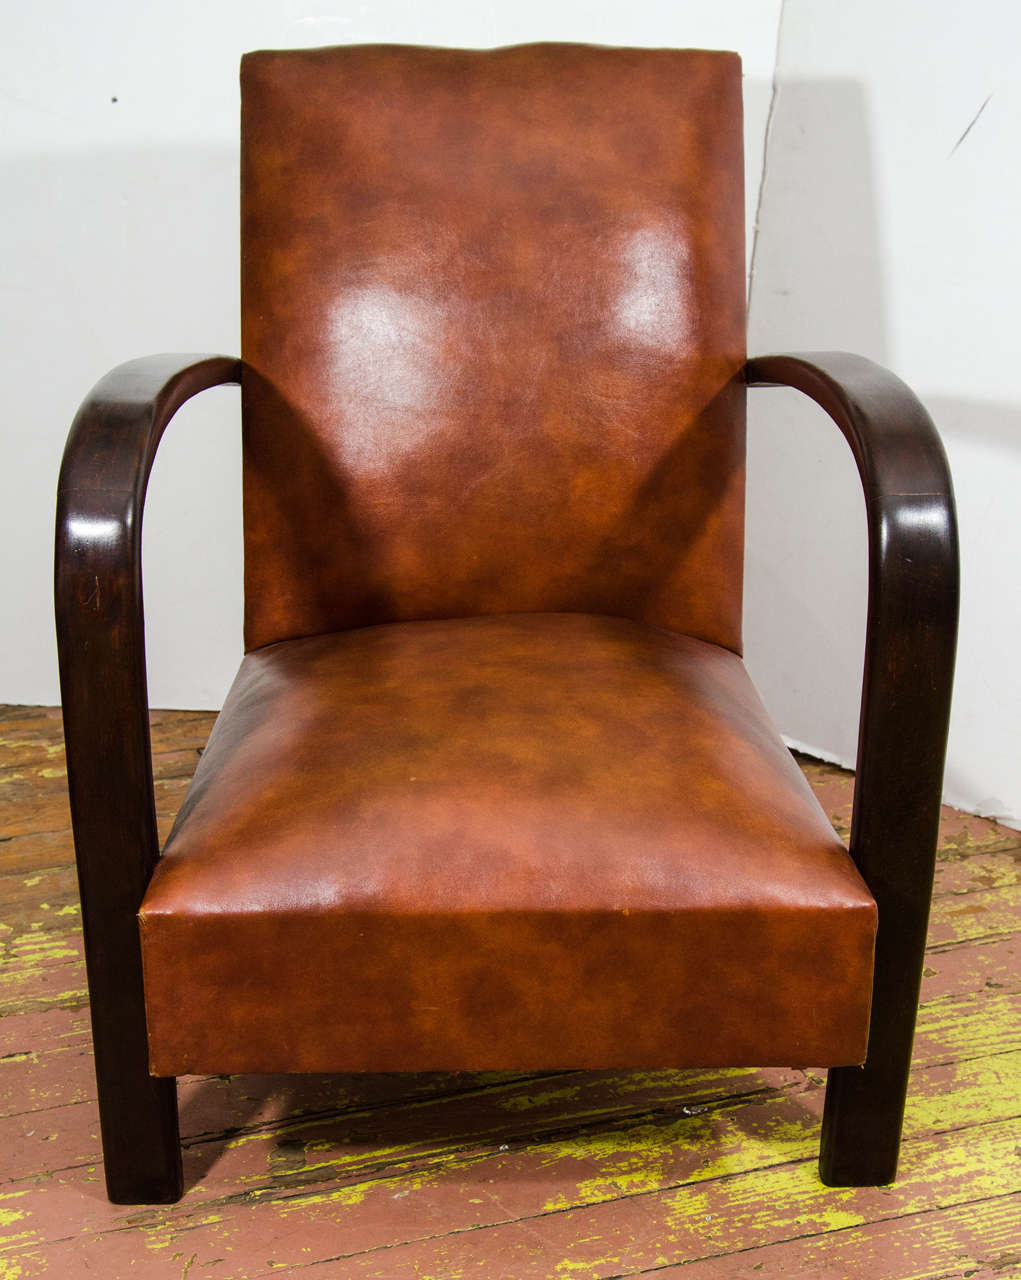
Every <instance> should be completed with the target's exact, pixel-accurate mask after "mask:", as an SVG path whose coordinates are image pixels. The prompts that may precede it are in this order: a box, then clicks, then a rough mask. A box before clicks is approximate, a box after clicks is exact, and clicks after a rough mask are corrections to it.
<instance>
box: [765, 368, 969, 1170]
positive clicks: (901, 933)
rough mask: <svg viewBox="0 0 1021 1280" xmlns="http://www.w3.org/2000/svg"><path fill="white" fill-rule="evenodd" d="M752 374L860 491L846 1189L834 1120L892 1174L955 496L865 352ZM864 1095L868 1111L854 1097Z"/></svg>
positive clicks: (843, 1110)
mask: <svg viewBox="0 0 1021 1280" xmlns="http://www.w3.org/2000/svg"><path fill="white" fill-rule="evenodd" d="M746 376H747V380H748V382H749V383H751V384H753V385H781V386H789V387H795V388H796V389H797V390H799V391H803V392H804V393H805V394H806V395H808V396H811V397H812V399H813V400H815V401H816V402H817V403H818V404H819V405H821V406H822V408H823V409H825V410H826V411H827V413H829V415H830V416H831V417H832V418H833V420H834V421H835V422H836V424H837V426H838V427H839V428H840V430H841V431H842V432H843V433H844V435H845V437H846V438H847V441H848V443H849V444H850V446H851V450H852V452H853V454H854V457H855V461H856V462H857V464H858V471H859V474H860V475H861V481H862V485H863V487H864V490H865V499H866V507H867V514H868V535H869V602H868V619H867V624H866V638H865V675H864V680H863V683H862V700H861V721H860V727H859V735H858V762H857V775H856V780H855V790H854V809H853V812H852V816H851V840H850V851H851V855H852V857H853V858H854V860H855V862H856V863H857V865H858V868H859V869H860V871H861V873H862V875H863V876H864V878H865V880H866V882H867V884H868V886H869V888H870V889H871V891H872V894H873V896H874V897H875V899H876V902H877V903H878V906H879V935H878V938H877V941H876V968H875V986H874V996H873V1017H872V1031H871V1033H870V1042H869V1043H870V1048H869V1060H868V1063H867V1064H866V1070H865V1072H864V1073H862V1072H860V1071H858V1070H857V1068H841V1069H840V1070H839V1071H838V1072H834V1073H832V1075H831V1087H830V1088H829V1089H828V1090H827V1099H826V1123H825V1124H824V1130H823V1151H822V1158H821V1170H822V1176H823V1180H824V1181H827V1182H834V1183H837V1184H839V1185H852V1184H853V1183H854V1182H855V1181H856V1180H857V1179H856V1176H855V1172H854V1171H853V1170H851V1171H849V1170H847V1169H844V1168H841V1167H839V1166H838V1165H837V1163H836V1161H837V1159H838V1157H837V1155H836V1152H837V1151H838V1150H840V1149H841V1144H840V1142H839V1141H838V1138H837V1135H838V1134H839V1132H840V1130H841V1129H842V1128H848V1129H850V1128H852V1127H855V1126H857V1129H858V1133H857V1137H858V1140H859V1141H860V1143H861V1144H862V1145H863V1147H865V1148H868V1147H869V1143H870V1142H871V1144H872V1149H873V1150H876V1151H880V1152H881V1154H880V1156H879V1157H878V1159H879V1162H880V1165H883V1161H885V1162H886V1164H885V1166H884V1167H886V1168H888V1169H889V1176H891V1177H892V1171H893V1169H894V1168H895V1167H896V1158H897V1147H896V1138H897V1135H898V1134H899V1130H900V1124H899V1112H902V1111H903V1105H904V1089H905V1087H906V1082H907V1063H908V1061H909V1060H910V1055H911V1042H912V1037H913V1034H914V1024H915V1013H916V1008H917V1002H918V988H919V984H920V981H921V969H922V954H923V951H924V947H925V937H926V929H927V925H928V918H929V902H930V898H931V895H932V877H933V869H934V865H935V854H936V843H937V836H938V829H939V812H940V796H941V790H942V783H943V764H944V758H945V754H946V741H947V728H948V724H949V718H950V695H951V687H952V684H953V670H954V652H955V647H956V640H957V605H958V549H957V523H956V515H955V511H954V497H953V489H952V486H951V482H950V473H949V470H948V468H947V461H946V456H945V454H944V452H943V447H942V445H941V443H940V440H939V436H938V435H937V434H936V429H935V427H934V426H933V424H932V421H931V419H930V418H929V415H928V413H927V412H926V411H925V408H924V407H923V406H922V404H921V403H920V402H919V400H918V399H917V397H916V396H915V395H914V393H913V392H912V391H911V390H910V389H909V388H908V387H907V386H906V385H905V384H904V383H903V382H901V380H900V379H899V378H897V377H895V376H894V375H893V374H892V373H889V372H887V370H885V369H883V368H880V366H879V365H876V364H874V363H873V362H872V361H871V360H865V359H862V358H861V357H859V356H852V355H846V354H844V353H843V352H813V353H810V354H803V355H775V356H764V357H761V358H758V359H754V360H750V361H749V362H748V365H747V369H746ZM877 1081H878V1082H879V1083H878V1086H877ZM865 1097H868V1098H869V1099H870V1101H869V1104H868V1107H865V1106H862V1105H859V1102H858V1100H859V1099H860V1098H865ZM877 1099H882V1105H881V1106H879V1105H877V1101H876V1100H877ZM869 1107H871V1111H869ZM863 1116H865V1117H866V1119H864V1120H863V1118H862V1117H863ZM863 1125H864V1127H867V1128H869V1129H870V1130H872V1132H870V1133H865V1132H864V1131H863V1129H862V1126H863ZM891 1135H892V1145H891ZM854 1145H855V1144H854V1143H853V1142H852V1143H850V1144H848V1143H844V1144H843V1148H842V1149H843V1150H845V1151H846V1150H849V1149H852V1148H853V1147H854ZM887 1148H889V1150H887ZM873 1173H874V1171H873V1170H872V1169H871V1168H870V1171H869V1174H868V1176H869V1177H872V1176H873Z"/></svg>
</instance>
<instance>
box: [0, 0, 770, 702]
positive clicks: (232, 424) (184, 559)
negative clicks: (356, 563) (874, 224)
mask: <svg viewBox="0 0 1021 1280" xmlns="http://www.w3.org/2000/svg"><path fill="white" fill-rule="evenodd" d="M779 11H780V0H765V2H764V0H731V2H730V3H727V4H724V5H721V4H719V3H717V0H671V3H669V4H667V3H664V2H663V0H629V3H627V4H621V3H619V0H515V2H514V3H513V4H511V3H495V2H494V0H490V2H488V3H486V2H480V0H432V3H431V4H428V5H424V4H421V3H419V0H361V2H359V3H355V0H343V2H342V3H334V4H333V5H311V4H308V3H299V2H298V0H213V2H212V3H210V2H209V0H204V2H201V3H200V2H199V0H175V3H174V4H166V3H163V2H162V0H161V2H159V3H157V2H156V0H148V2H146V0H116V2H115V0H96V2H95V3H91V4H83V3H82V2H81V0H51V2H50V3H47V4H27V3H24V2H23V0H9V2H8V3H6V4H4V5H3V11H2V27H0V29H2V30H3V32H4V44H5V58H4V81H5V83H4V92H3V96H2V99H0V100H2V101H3V103H4V107H5V116H6V119H5V121H4V127H3V128H2V129H0V173H2V190H3V192H4V199H3V201H2V203H0V220H2V226H0V243H2V244H3V246H4V251H5V253H4V257H5V265H4V269H3V285H4V289H5V293H6V303H7V305H6V306H5V307H4V308H3V309H2V310H0V352H2V357H0V358H2V360H3V362H4V364H5V366H6V367H5V369H4V371H3V386H4V390H5V396H4V399H5V416H4V424H3V427H2V428H0V504H2V510H3V512H4V530H3V537H2V538H0V573H2V578H3V582H4V588H5V589H4V591H3V592H2V593H0V634H3V636H4V650H3V662H2V664H0V701H7V702H33V703H55V702H56V701H57V700H58V691H57V678H56V658H55V648H54V640H53V622H52V604H51V585H50V584H51V577H52V567H51V566H52V525H53V506H54V494H55V490H56V480H57V471H58V467H59V463H60V454H61V450H62V448H63V442H64V437H65V435H66V432H67V428H68V425H69V424H70V421H71V418H72V416H73V414H74V412H75V409H76V408H77V405H78V403H79V401H80V400H81V398H82V396H83V395H84V394H85V392H86V391H87V390H88V389H89V387H90V386H91V385H92V384H93V383H94V382H95V381H96V380H97V379H98V378H99V377H100V376H101V375H102V374H103V373H104V372H105V371H106V370H107V369H108V368H109V367H110V366H112V365H114V364H117V363H119V362H120V361H122V360H126V359H128V358H130V357H132V356H137V355H145V354H147V353H149V352H154V351H223V352H225V353H228V354H233V353H236V352H237V350H238V304H237V292H238V269H237V258H238V242H237V223H238V207H237V186H238V164H237V145H238V144H237V127H238V126H237V114H238V96H237V67H238V59H239V57H240V55H241V53H242V52H243V51H244V50H246V49H254V48H272V47H287V46H295V45H319V44H337V43H347V42H355V41H376V40H379V41H401V42H409V43H429V44H452V45H463V46H489V45H497V44H511V43H518V42H522V41H527V40H583V41H596V42H602V43H607V44H636V45H668V46H684V45H691V46H694V47H704V48H723V49H737V50H738V51H739V52H740V53H741V54H742V55H743V57H744V60H745V71H746V77H747V80H746V114H747V129H746V135H747V150H748V166H747V170H748V187H749V192H748V195H749V214H750V217H751V216H752V215H753V214H754V208H755V201H756V198H757V195H758V181H759V175H760V172H761V168H762V145H763V139H764V136H765V123H766V113H767V110H768V106H769V97H770V84H771V79H772V74H773V62H774V55H775V49H776V35H777V23H778V19H779ZM326 15H330V16H326ZM114 99H116V100H114ZM239 486H240V471H239V449H238V411H237V392H236V390H234V389H226V388H225V389H217V390H215V391H212V392H207V393H206V394H204V395H203V396H200V397H199V398H198V399H197V400H194V401H192V402H191V403H190V404H189V405H187V406H186V407H185V408H184V409H183V410H182V411H181V413H180V414H179V415H178V417H177V419H175V422H174V424H173V426H172V428H171V429H170V431H169V432H168V433H167V435H166V436H165V437H164V442H163V444H162V446H161V448H160V456H159V458H158V460H157V464H156V469H155V471H154V474H153V480H152V484H151V488H150V496H149V501H148V503H147V508H146V518H145V543H144V553H143V554H144V559H145V571H146V612H147V620H148V632H149V673H150V682H149V683H150V698H151V701H152V703H153V705H154V706H182V707H211V706H218V705H219V704H220V702H221V700H222V698H223V695H224V693H225V692H226V689H227V686H228V684H229V682H230V680H231V678H232V676H233V673H234V671H235V669H236V667H237V663H238V660H239V656H240V650H241V539H240V520H241V513H240V488H239Z"/></svg>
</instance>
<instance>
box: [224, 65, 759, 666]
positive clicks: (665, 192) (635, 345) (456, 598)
mask: <svg viewBox="0 0 1021 1280" xmlns="http://www.w3.org/2000/svg"><path fill="white" fill-rule="evenodd" d="M242 102H243V128H242V134H243V143H242V221H243V227H242V231H243V249H242V257H243V262H242V295H243V296H242V302H243V306H242V324H243V333H242V352H243V357H244V360H245V370H244V380H243V404H244V508H245V517H244V518H245V594H246V605H245V610H246V616H245V643H246V647H247V648H249V649H251V648H256V647H259V646H262V645H265V644H268V643H271V642H273V641H276V640H280V639H283V638H287V637H292V636H301V635H311V634H318V633H321V632H325V631H332V630H337V629H341V628H346V627H351V626H363V625H368V624H372V623H378V622H386V621H392V620H397V619H411V618H426V617H429V618H438V617H450V616H467V615H474V614H483V613H501V612H521V611H546V610H548V611H583V612H595V613H606V614H615V615H620V616H625V617H630V618H635V619H638V620H642V621H646V622H649V623H653V624H656V625H660V626H663V627H667V628H670V629H672V630H675V631H679V632H683V633H687V634H689V635H692V636H696V637H699V638H701V639H705V640H710V641H714V642H716V643H719V644H723V645H726V646H728V647H729V648H732V649H735V650H737V649H739V646H740V614H741V577H742V542H743V518H744V479H743V470H744V416H743V415H744V388H743V384H742V382H741V380H740V370H741V368H742V365H743V361H744V335H745V301H744V298H745V272H744V224H743V217H744V206H743V190H742V188H743V180H742V126H741V70H740V61H739V59H738V58H737V56H736V55H735V54H730V53H710V52H702V51H698V50H671V49H656V50H642V49H611V48H602V47H596V46H584V45H567V44H538V45H522V46H517V47H513V48H506V49H495V50H491V51H474V50H451V49H433V48H415V47H410V46H386V45H374V46H346V47H338V48H332V49H309V50H294V51H282V52H262V53H254V54H248V55H247V56H246V57H245V59H244V61H243V65H242Z"/></svg>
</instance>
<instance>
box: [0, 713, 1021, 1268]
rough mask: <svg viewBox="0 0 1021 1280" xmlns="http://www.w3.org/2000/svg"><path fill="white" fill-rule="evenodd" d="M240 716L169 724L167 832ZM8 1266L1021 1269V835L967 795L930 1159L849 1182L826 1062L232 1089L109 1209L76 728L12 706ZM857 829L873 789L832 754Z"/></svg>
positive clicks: (915, 1137) (927, 1100)
mask: <svg viewBox="0 0 1021 1280" xmlns="http://www.w3.org/2000/svg"><path fill="white" fill-rule="evenodd" d="M211 722H212V717H211V716H210V715H208V714H205V713H201V714H200V713H190V712H163V713H155V714H154V716H153V746H154V751H155V761H156V796H157V805H158V807H159V812H160V817H161V823H162V826H163V829H164V832H165V830H166V828H167V826H168V824H169V822H170V820H171V818H172V816H173V814H174V812H175V811H176V809H177V806H178V805H179V804H180V802H181V799H182V797H183V795H184V791H185V787H186V785H187V781H188V778H189V777H190V775H191V772H192V770H193V769H194V767H195V763H196V761H197V759H198V754H199V751H200V749H201V747H202V744H203V743H204V741H205V739H206V735H207V734H208V731H209V727H210V724H211ZM0 740H2V741H0V834H2V837H3V841H2V843H0V884H2V889H0V902H2V908H0V913H2V914H0V921H2V923H0V944H2V947H3V968H2V971H0V981H2V993H0V1019H2V1020H0V1117H2V1118H0V1125H2V1126H3V1133H2V1136H0V1173H2V1178H3V1186H2V1187H0V1280H20V1278H21V1277H29V1276H40V1275H52V1276H54V1277H58V1278H60V1280H64V1278H68V1280H75V1278H77V1277H86V1276H88V1277H99V1278H101V1280H120V1278H121V1277H130V1276H154V1277H174V1278H177V1277H182V1278H183V1277H189V1278H190V1280H220V1278H222V1277H245V1278H246V1280H248V1278H254V1277H263V1276H270V1275H277V1274H279V1273H280V1272H285V1273H289V1272H296V1273H298V1274H300V1275H302V1276H305V1275H307V1276H308V1278H309V1280H317V1278H318V1277H324V1278H326V1277H343V1278H346V1277H357V1278H358V1280H367V1278H368V1277H377V1278H385V1280H404V1278H405V1277H408V1278H411V1277H416V1278H425V1277H431V1278H432V1280H460V1278H461V1277H473V1278H475V1277H477V1278H478V1280H531V1278H533V1277H541V1278H544V1280H546V1278H556V1280H597V1278H600V1280H609V1278H610V1277H623V1276H638V1275H643V1276H644V1275H653V1276H656V1277H669V1276H675V1275H678V1274H683V1276H684V1277H686V1278H688V1280H710V1277H711V1278H712V1280H732V1278H734V1277H749V1278H750V1280H751V1278H755V1280H766V1278H767V1277H783V1278H784V1280H791V1277H801V1276H812V1277H823V1278H824V1280H828V1278H834V1280H836V1278H838V1277H839V1278H842V1277H854V1278H855V1280H873V1278H875V1280H880V1278H882V1280H905V1278H907V1277H918V1278H921V1277H931V1278H935V1277H978V1278H979V1280H987V1278H988V1280H992V1278H993V1277H996V1278H997V1280H1005V1278H1006V1277H1019V1276H1021V968H1019V964H1018V956H1019V947H1018V939H1019V929H1021V889H1019V869H1021V832H1017V831H1013V830H1010V829H1008V828H1005V827H999V826H997V825H996V824H994V823H992V822H987V821H983V820H981V819H977V818H971V817H966V816H962V815H960V814H958V813H955V812H954V811H952V810H946V811H945V819H944V824H943V832H942V839H941V853H940V862H939V869H938V872H937V888H936V893H937V897H936V900H935V906H934V913H933V921H932V928H931V937H930V943H931V950H930V954H929V961H928V967H927V968H926V971H925V987H924V1003H923V1005H922V1009H921V1016H920V1023H919V1033H918V1039H917V1043H916V1052H915V1068H914V1078H913V1087H912V1090H911V1096H910V1103H909V1108H908V1116H907V1131H906V1139H905V1143H904V1147H903V1154H902V1159H901V1172H900V1176H899V1178H898V1180H897V1183H896V1184H895V1185H894V1186H892V1187H884V1188H879V1189H866V1190H832V1189H827V1188H824V1187H823V1186H821V1185H820V1183H819V1182H818V1180H817V1178H816V1174H815V1156H816V1150H817V1145H818V1136H819V1115H820V1110H821V1105H822V1095H823V1078H824V1073H823V1072H822V1071H821V1070H809V1071H799V1070H768V1071H747V1070H741V1071H695V1072H693V1071H654V1072H639V1073H634V1074H626V1073H617V1072H605V1071H604V1072H577V1071H575V1072H563V1073H557V1074H553V1075H548V1074H547V1075H543V1076H535V1075H529V1076H525V1075H514V1074H509V1073H508V1074H499V1075H497V1074H486V1075H451V1074H448V1075H429V1076H421V1075H420V1076H364V1077H358V1076H334V1077H326V1076H318V1077H278V1078H266V1077H253V1076H245V1077H234V1078H229V1077H215V1078H210V1079H189V1080H186V1081H183V1082H182V1084H181V1104H182V1106H181V1110H182V1126H183V1131H184V1134H185V1178H186V1185H187V1192H186V1194H185V1197H184V1199H183V1200H182V1201H181V1202H180V1204H178V1205H175V1206H172V1207H169V1208H167V1207H158V1208H145V1207H142V1208H130V1207H128V1208H125V1207H115V1206H112V1205H109V1204H107V1202H106V1199H105V1196H104V1191H103V1182H102V1166H101V1163H100V1148H99V1140H98V1136H97V1117H96V1109H95V1104H94V1097H95V1093H94V1086H93V1080H92V1061H91V1052H90V1045H89V1032H88V1009H87V1003H86V991H85V977H84V972H83V966H82V962H81V938H80V933H79V914H78V904H77V896H76V891H75V881H74V872H73V866H72V862H73V854H72V847H71V838H70V833H69V829H68V812H67V798H66V791H65V774H64V762H63V753H62V747H61V739H60V720H59V715H58V713H57V712H55V711H53V710H49V709H43V708H31V707H9V708H0ZM804 768H805V771H806V773H807V774H808V776H809V778H810V779H811V781H812V783H813V785H814V786H815V787H816V789H817V791H818V793H819V796H820V799H821V800H822V803H823V804H824V806H825V808H826V810H827V812H828V813H829V814H830V815H831V816H832V819H833V821H834V823H835V825H836V826H837V828H838V830H840V831H841V833H842V834H844V835H846V832H847V821H848V817H849V812H850V800H851V779H850V777H849V775H847V774H844V773H841V772H840V771H839V770H836V769H834V768H831V767H829V766H826V765H819V764H813V763H809V762H806V763H805V765H804Z"/></svg>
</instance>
